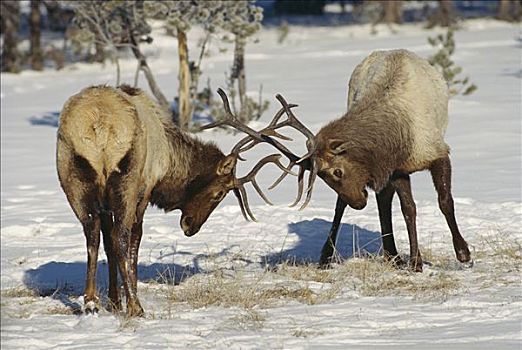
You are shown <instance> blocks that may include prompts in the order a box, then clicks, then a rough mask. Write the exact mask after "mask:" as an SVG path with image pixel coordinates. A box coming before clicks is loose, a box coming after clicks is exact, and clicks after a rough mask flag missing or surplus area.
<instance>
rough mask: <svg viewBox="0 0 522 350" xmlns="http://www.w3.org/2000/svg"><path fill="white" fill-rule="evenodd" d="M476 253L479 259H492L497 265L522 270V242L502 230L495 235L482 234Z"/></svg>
mask: <svg viewBox="0 0 522 350" xmlns="http://www.w3.org/2000/svg"><path fill="white" fill-rule="evenodd" d="M475 255H476V257H477V259H491V260H493V261H494V262H495V263H496V264H497V265H504V266H505V265H507V266H511V267H513V268H514V269H515V270H516V271H520V270H522V242H521V241H520V240H519V239H517V238H516V237H513V236H509V235H506V234H503V233H502V232H501V231H497V233H496V234H495V235H488V236H481V237H480V239H479V243H478V244H477V250H476V252H475Z"/></svg>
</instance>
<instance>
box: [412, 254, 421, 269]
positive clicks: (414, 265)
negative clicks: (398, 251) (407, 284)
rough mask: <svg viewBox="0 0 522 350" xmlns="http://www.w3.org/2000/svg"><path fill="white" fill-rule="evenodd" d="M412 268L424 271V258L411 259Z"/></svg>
mask: <svg viewBox="0 0 522 350" xmlns="http://www.w3.org/2000/svg"><path fill="white" fill-rule="evenodd" d="M410 268H411V270H412V271H413V272H422V258H421V257H417V258H413V259H410Z"/></svg>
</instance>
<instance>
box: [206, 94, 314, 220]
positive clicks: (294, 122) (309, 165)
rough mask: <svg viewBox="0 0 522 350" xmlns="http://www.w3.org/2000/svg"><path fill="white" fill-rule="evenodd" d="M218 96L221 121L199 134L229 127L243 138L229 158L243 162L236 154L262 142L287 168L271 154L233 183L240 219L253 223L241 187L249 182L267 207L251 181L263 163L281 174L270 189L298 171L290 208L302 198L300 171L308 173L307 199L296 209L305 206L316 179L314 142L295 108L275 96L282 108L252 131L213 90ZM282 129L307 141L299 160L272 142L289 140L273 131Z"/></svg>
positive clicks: (208, 126)
mask: <svg viewBox="0 0 522 350" xmlns="http://www.w3.org/2000/svg"><path fill="white" fill-rule="evenodd" d="M217 92H218V94H219V96H220V97H221V100H222V101H223V107H224V109H225V117H224V118H223V119H222V120H220V121H217V122H214V123H211V124H207V125H205V126H203V127H201V130H206V129H210V128H214V127H217V126H223V125H228V126H231V127H233V128H234V129H236V130H239V131H242V132H244V133H245V134H247V136H246V137H245V138H243V139H242V140H240V141H239V142H238V143H237V144H236V145H235V146H234V148H233V149H232V152H231V153H232V154H235V155H236V156H237V158H238V159H240V160H244V159H243V158H242V157H241V156H240V153H242V152H245V151H247V150H249V149H251V148H252V147H254V146H255V145H256V144H258V143H262V142H266V143H269V144H271V145H272V146H274V147H275V148H276V149H277V150H279V151H280V152H281V153H282V154H283V155H285V156H286V157H287V158H288V159H289V161H290V162H289V164H288V166H286V167H285V166H283V165H282V164H281V162H280V160H279V159H280V157H281V156H280V155H278V154H273V155H270V156H267V157H265V158H263V159H262V160H260V161H259V162H258V163H257V164H256V166H255V167H254V168H253V169H252V170H251V171H250V173H248V175H246V176H245V177H242V178H241V179H236V183H235V185H236V187H235V188H234V194H235V195H236V197H237V198H238V201H239V206H240V208H241V212H242V213H243V216H244V217H245V219H247V220H248V217H247V214H248V216H250V218H251V219H252V220H253V221H256V219H255V217H254V215H253V214H252V211H251V210H250V208H249V206H248V199H247V194H246V191H245V188H244V184H245V183H247V182H252V185H253V186H254V189H255V190H256V191H257V193H259V195H260V196H261V198H263V200H264V201H265V202H266V203H268V204H271V203H270V201H269V200H268V199H267V198H266V196H265V195H264V194H263V192H262V191H261V188H260V187H259V185H258V184H257V182H256V180H255V175H256V174H257V172H258V171H259V170H260V169H261V168H262V167H263V166H264V165H265V164H267V163H274V164H276V165H277V166H278V167H279V168H280V169H281V170H283V174H282V175H281V176H280V177H279V178H278V179H277V180H276V181H275V182H274V184H272V186H270V189H272V188H274V187H275V186H277V185H278V184H279V183H280V182H281V181H282V180H283V179H284V178H285V177H286V175H288V174H292V175H294V176H295V175H296V174H294V173H293V172H292V171H291V170H292V168H293V167H294V166H295V165H298V166H299V167H300V170H299V174H298V195H297V199H296V200H295V202H294V203H293V204H292V206H294V205H296V204H297V203H298V202H299V201H300V200H301V197H302V193H303V177H304V171H305V170H310V177H309V185H308V188H307V196H306V200H305V202H304V204H303V205H302V206H301V208H300V209H304V208H305V207H306V205H307V204H308V202H309V201H310V198H311V195H312V188H313V181H314V180H315V178H316V175H317V170H316V167H315V159H314V158H313V154H314V152H315V142H314V135H313V134H312V132H311V131H310V130H308V129H307V128H306V127H305V126H304V125H303V124H302V123H301V122H300V121H299V120H298V119H297V118H296V117H295V115H294V114H293V113H292V111H291V108H293V107H297V105H295V104H288V103H287V102H286V100H285V99H284V98H283V97H282V96H281V95H279V94H278V95H277V96H276V98H277V99H278V100H279V102H280V103H281V105H282V106H283V107H282V108H281V109H280V110H279V111H278V112H277V113H276V115H275V116H274V118H273V119H272V121H271V122H270V124H268V126H267V127H265V128H264V129H262V130H260V131H256V130H254V129H252V128H250V127H248V126H247V125H245V124H243V123H242V122H241V121H239V120H238V119H237V117H236V116H235V115H234V114H233V113H232V110H231V109H230V104H229V101H228V97H227V95H226V94H225V92H224V91H223V90H222V89H218V90H217ZM284 113H286V115H287V116H288V118H287V119H285V120H283V121H280V119H281V117H282V115H283V114H284ZM285 126H290V127H293V128H294V129H296V130H298V131H299V132H301V133H302V134H303V135H305V136H306V137H307V149H308V152H307V154H306V155H305V156H303V157H299V156H297V155H295V154H294V153H293V152H292V151H290V150H289V149H288V148H287V147H286V146H285V145H283V144H282V143H281V142H279V141H278V140H276V139H274V137H277V138H280V139H282V140H291V138H289V137H286V136H284V135H282V134H280V133H278V132H277V131H276V130H277V129H279V128H282V127H285Z"/></svg>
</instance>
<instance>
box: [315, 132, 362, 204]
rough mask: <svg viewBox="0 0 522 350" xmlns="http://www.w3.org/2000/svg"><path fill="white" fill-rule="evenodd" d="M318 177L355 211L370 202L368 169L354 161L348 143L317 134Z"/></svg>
mask: <svg viewBox="0 0 522 350" xmlns="http://www.w3.org/2000/svg"><path fill="white" fill-rule="evenodd" d="M316 138H317V144H318V147H317V152H316V159H317V163H318V175H319V177H320V178H322V179H323V180H324V182H326V184H327V185H328V186H330V188H332V189H333V190H334V191H335V192H337V194H338V195H339V197H341V199H342V200H343V201H344V202H346V203H347V204H348V205H349V206H350V207H352V208H353V209H357V210H360V209H363V208H364V207H365V206H366V203H367V200H368V192H367V191H366V189H365V188H366V184H367V183H368V178H369V176H368V173H367V171H366V167H365V166H363V165H362V164H360V163H359V162H357V161H356V160H355V159H352V158H351V157H350V155H349V154H348V152H347V146H348V142H347V141H345V140H340V139H329V138H328V137H325V136H323V134H322V133H321V132H319V133H318V134H317V137H316Z"/></svg>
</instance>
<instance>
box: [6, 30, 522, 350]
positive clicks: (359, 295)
mask: <svg viewBox="0 0 522 350" xmlns="http://www.w3.org/2000/svg"><path fill="white" fill-rule="evenodd" d="M369 32H370V29H369V27H367V26H352V27H329V28H315V27H292V28H291V30H290V34H289V36H288V38H287V40H286V41H285V42H284V44H283V45H279V44H277V41H276V38H277V33H276V30H275V29H265V30H263V31H262V32H261V33H260V34H259V35H258V37H259V39H260V42H259V43H258V44H251V45H249V46H248V47H247V52H248V53H247V56H246V65H247V78H248V85H249V88H250V89H251V93H252V95H253V96H255V95H256V93H257V91H258V86H259V84H261V83H262V84H263V97H264V98H265V99H269V100H270V102H271V104H270V109H269V111H268V112H267V113H265V115H264V116H263V117H262V118H261V120H260V121H258V122H255V123H252V125H253V126H255V127H261V126H262V125H263V123H266V122H267V121H268V120H270V117H271V115H273V113H275V111H276V110H277V109H278V107H279V106H278V104H277V101H276V100H275V98H274V95H275V94H276V93H281V94H283V95H284V96H285V97H286V99H287V100H288V101H289V102H291V103H297V104H299V107H298V108H297V109H296V113H297V115H298V116H299V117H300V119H301V120H302V121H303V122H304V123H305V124H306V125H307V126H308V127H309V128H310V129H311V130H312V131H314V132H316V131H318V130H319V128H320V127H321V126H322V125H324V124H325V123H327V122H328V121H329V120H331V119H333V118H336V117H339V116H341V115H342V114H343V112H344V110H345V108H346V95H347V86H348V79H349V76H350V73H351V71H352V70H353V69H354V67H355V65H356V64H357V63H358V62H360V61H361V60H362V59H363V58H364V57H365V56H366V55H368V54H369V53H370V52H371V51H373V50H376V49H392V48H405V49H409V50H412V51H414V52H416V53H417V54H419V55H421V56H424V57H426V56H428V55H430V54H432V53H433V52H434V49H433V48H432V47H430V46H429V45H428V44H427V41H426V38H427V37H428V36H433V35H434V32H432V31H426V30H424V29H422V27H421V26H420V25H405V26H402V27H398V28H397V32H396V33H391V32H390V31H389V30H388V29H387V28H386V27H379V31H378V33H377V35H373V36H372V35H370V34H369ZM193 39H197V36H196V35H195V34H194V37H193ZM192 41H193V42H195V40H192ZM456 41H457V51H456V54H455V56H454V59H455V61H456V63H457V64H458V65H460V66H462V67H463V68H464V74H465V75H469V76H470V78H471V81H473V82H474V83H475V84H476V85H477V86H478V90H477V91H476V92H475V93H474V94H472V95H470V96H467V97H456V98H453V99H452V100H451V102H450V123H449V127H448V132H447V142H448V143H449V144H450V146H451V147H452V155H451V157H452V162H453V168H454V171H453V193H454V196H455V202H456V211H457V219H458V221H459V224H460V229H461V232H462V234H463V236H464V237H465V238H466V240H467V241H468V243H469V244H470V248H471V251H472V257H473V259H474V262H475V264H474V266H473V267H472V268H465V267H463V266H461V265H460V264H459V263H458V262H457V261H456V259H455V257H454V253H453V248H452V244H451V236H450V232H449V229H448V228H447V226H446V223H445V220H444V217H443V216H442V214H441V213H440V211H439V210H438V206H437V201H436V194H435V190H434V189H433V185H432V184H431V179H430V177H429V176H428V175H427V174H424V173H423V174H416V175H414V176H413V180H412V181H413V192H414V196H415V198H416V199H417V212H418V217H417V226H418V233H419V242H420V246H421V253H422V254H423V257H424V259H425V262H426V264H425V266H424V272H423V273H417V274H415V273H411V272H409V271H405V270H395V269H392V268H390V267H389V266H386V264H384V263H383V262H382V261H381V259H380V258H379V257H378V256H375V254H378V252H379V249H380V238H379V237H380V234H379V221H378V215H377V208H376V204H375V200H373V199H371V200H370V201H369V204H368V206H367V208H366V209H364V210H362V211H353V210H347V212H346V213H345V216H344V218H343V226H342V228H341V234H340V239H339V242H338V247H339V250H340V255H341V257H342V258H343V259H344V260H345V262H344V263H342V264H338V265H336V266H335V267H334V268H332V269H330V270H319V269H317V268H316V265H314V263H317V261H318V259H319V255H320V250H321V247H322V244H323V243H324V241H325V239H326V235H327V232H328V230H329V228H330V225H331V220H332V219H333V208H334V205H335V198H336V196H335V194H334V193H333V191H332V190H330V189H329V188H328V187H326V186H325V185H324V184H323V183H322V181H321V180H318V181H317V183H316V187H315V191H314V195H313V198H312V202H311V203H310V205H309V206H308V208H307V209H305V210H304V211H297V210H296V209H294V208H288V207H287V205H288V203H290V202H292V201H293V199H294V196H295V192H296V184H295V180H294V179H289V180H288V181H286V182H284V183H283V184H282V185H281V186H280V187H279V188H278V189H276V190H274V191H271V192H269V193H268V195H269V197H270V198H271V199H272V200H273V202H274V203H276V205H275V206H273V207H269V206H265V205H264V204H263V203H262V201H261V200H260V199H259V198H258V197H257V196H256V194H255V193H254V192H253V191H252V192H251V194H250V196H249V198H250V202H251V205H252V209H253V211H254V213H255V214H256V216H257V218H258V220H259V222H258V223H246V222H245V221H244V220H243V218H242V216H241V214H240V211H239V207H238V205H237V203H236V201H235V198H234V196H233V195H229V196H228V197H227V198H226V199H225V200H224V201H223V202H222V203H221V205H220V206H219V207H218V208H217V209H216V210H215V212H214V213H213V214H212V215H211V217H210V219H209V220H208V221H207V223H206V224H205V225H204V226H203V228H202V230H201V231H200V232H199V233H198V234H197V235H196V236H194V237H192V238H188V237H185V236H184V235H183V233H182V231H181V229H180V227H179V218H180V214H179V212H174V213H169V214H163V213H162V212H160V211H158V210H156V209H153V208H149V209H148V211H147V213H146V216H145V224H144V236H143V241H142V246H141V250H140V265H139V280H140V282H139V285H138V289H139V295H140V297H141V301H142V304H143V306H144V308H145V312H146V314H145V317H144V318H140V319H133V320H127V319H125V318H124V317H123V316H117V315H112V314H110V313H108V312H107V311H105V310H102V311H101V312H100V314H99V317H96V318H94V317H84V316H81V315H79V311H80V310H81V307H82V299H81V295H82V293H83V287H84V276H85V269H86V249H85V240H84V237H83V233H82V231H81V227H80V224H79V223H78V222H77V221H76V219H75V217H74V215H73V213H72V211H71V209H70V208H69V205H68V203H67V201H66V199H65V196H64V194H63V193H62V191H61V189H60V187H59V184H58V180H57V176H56V170H55V162H54V154H55V134H56V122H57V116H56V115H57V114H56V113H58V112H59V111H60V109H61V107H62V105H63V103H64V101H65V100H66V99H67V98H68V97H69V96H70V95H72V94H74V93H76V92H78V91H79V90H80V89H82V88H84V87H86V86H88V85H93V84H104V83H108V84H114V81H115V74H114V72H115V69H114V67H113V66H111V65H110V64H108V65H106V66H105V67H102V66H100V65H92V66H89V65H84V64H78V65H75V66H73V67H68V68H66V69H65V70H63V71H60V72H55V71H53V70H47V71H45V72H43V73H35V72H23V73H22V74H19V75H11V74H2V77H1V78H2V81H1V186H2V187H1V191H2V196H1V290H2V291H1V293H2V294H1V296H2V298H1V345H2V349H48V348H61V349H116V348H124V349H131V348H139V349H153V348H218V349H222V348H230V349H239V348H241V349H279V348H280V349H306V348H310V349H311V348H314V349H316V348H338V349H346V348H354V349H355V348H368V349H375V348H386V349H404V348H406V347H412V346H414V347H416V348H420V349H471V348H473V349H520V348H521V344H522V329H521V327H522V326H521V324H522V288H521V287H522V283H521V270H522V257H521V242H522V233H521V224H522V222H521V221H522V207H521V180H520V179H521V164H522V163H521V161H522V160H521V135H522V132H521V78H522V75H521V74H522V71H521V36H520V28H519V27H517V26H513V25H510V24H504V23H500V22H495V21H487V20H480V21H469V22H466V23H464V28H463V29H462V30H460V31H459V32H457V34H456ZM175 47H176V44H175V40H174V39H172V38H167V37H160V38H159V40H157V42H156V45H155V46H154V49H150V50H149V51H148V53H149V54H150V55H151V56H152V58H151V60H150V62H149V63H150V65H151V67H152V69H153V70H154V72H155V73H156V74H157V76H158V81H159V84H160V86H162V87H163V89H164V92H165V93H166V95H167V96H169V97H172V96H174V94H175V92H176V90H177V66H176V62H177V58H176V55H175V54H176V53H175V51H174V48H175ZM192 54H196V51H195V50H193V51H192ZM230 62H231V50H229V51H228V52H225V53H220V52H219V50H218V47H217V46H214V47H213V49H212V54H211V56H210V57H208V58H206V59H205V61H204V64H203V71H204V76H203V77H202V81H201V84H205V81H206V79H207V77H209V78H210V79H211V85H212V88H213V89H214V90H215V89H217V87H219V86H222V87H224V72H225V71H226V70H228V69H229V65H230ZM122 67H123V80H124V81H126V82H132V78H133V73H134V70H135V63H134V62H133V61H132V60H130V59H129V60H127V61H125V62H123V64H122ZM140 83H141V84H140V85H142V86H145V85H146V84H145V82H144V80H143V78H142V80H141V81H140ZM201 137H203V138H204V139H209V140H215V141H216V142H217V143H218V144H219V145H220V146H221V148H222V149H223V151H224V152H228V151H229V150H230V149H231V147H232V145H233V144H234V143H235V142H236V141H237V140H238V139H239V137H240V135H232V134H228V133H225V132H223V131H208V132H205V133H204V134H202V135H201ZM303 144H304V142H302V140H301V139H300V140H299V141H297V142H296V143H295V145H294V146H293V147H295V148H296V150H299V147H301V148H302V147H303ZM266 152H272V150H270V149H267V148H263V147H259V148H258V149H255V150H253V151H252V152H250V153H249V154H247V157H248V161H247V162H245V164H242V166H241V169H240V172H245V171H247V170H248V169H249V167H250V166H252V164H253V163H254V162H255V161H256V160H257V159H260V157H261V156H262V155H264V154H266ZM277 174H278V169H277V168H275V167H273V168H272V167H268V168H267V169H265V170H264V171H263V172H262V173H261V174H260V175H261V176H260V177H261V183H262V186H263V187H264V188H266V186H267V185H269V184H270V183H271V181H272V180H273V179H274V178H275V177H276V176H277ZM371 196H372V197H373V195H371ZM394 205H395V206H394V227H395V236H396V239H397V244H398V249H399V252H400V253H401V254H403V255H405V254H407V253H408V252H409V246H408V238H407V233H406V228H405V224H404V220H403V219H402V215H401V213H400V209H399V208H398V201H396V202H394ZM367 253H370V254H373V255H374V256H373V257H371V256H368V254H367ZM354 255H355V256H354ZM293 261H295V262H296V263H295V264H294V263H292V262H293ZM307 262H310V263H311V264H307ZM98 287H99V289H100V293H101V295H102V298H104V297H105V296H106V288H107V265H106V258H105V255H104V253H100V262H99V270H98Z"/></svg>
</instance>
